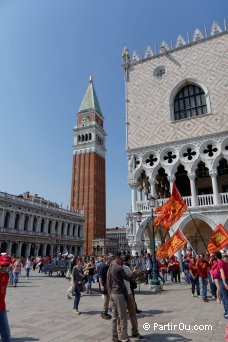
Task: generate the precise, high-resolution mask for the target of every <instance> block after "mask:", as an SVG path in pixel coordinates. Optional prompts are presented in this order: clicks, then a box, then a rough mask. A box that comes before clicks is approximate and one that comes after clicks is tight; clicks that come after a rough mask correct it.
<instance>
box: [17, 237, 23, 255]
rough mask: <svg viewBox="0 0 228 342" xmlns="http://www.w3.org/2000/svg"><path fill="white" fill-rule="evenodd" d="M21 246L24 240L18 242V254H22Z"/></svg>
mask: <svg viewBox="0 0 228 342" xmlns="http://www.w3.org/2000/svg"><path fill="white" fill-rule="evenodd" d="M21 247H22V242H21V241H20V242H18V243H17V256H19V257H20V256H21Z"/></svg>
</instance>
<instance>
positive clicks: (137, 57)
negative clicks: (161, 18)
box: [122, 19, 227, 69]
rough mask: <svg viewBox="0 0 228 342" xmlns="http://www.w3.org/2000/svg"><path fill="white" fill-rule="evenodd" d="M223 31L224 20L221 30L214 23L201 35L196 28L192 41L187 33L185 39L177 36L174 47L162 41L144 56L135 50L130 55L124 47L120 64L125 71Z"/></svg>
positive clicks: (224, 26)
mask: <svg viewBox="0 0 228 342" xmlns="http://www.w3.org/2000/svg"><path fill="white" fill-rule="evenodd" d="M225 31H227V26H226V20H225V19H224V23H223V28H221V26H220V25H219V24H218V23H217V22H215V21H214V22H213V24H212V27H211V30H210V32H209V33H208V30H207V28H206V26H205V28H204V32H203V33H202V31H201V30H200V29H199V28H196V29H195V31H194V34H193V36H192V40H191V39H190V37H189V34H188V33H187V35H186V39H185V38H183V36H181V35H179V36H178V37H177V40H176V44H175V45H174V44H173V41H171V42H170V45H169V44H168V43H167V42H166V41H165V40H163V42H162V43H161V46H160V48H159V49H158V48H157V45H155V48H154V50H153V49H152V48H151V47H150V46H148V47H147V48H146V50H145V53H144V54H142V53H137V52H136V51H135V50H134V51H133V52H132V54H130V52H129V50H128V48H127V47H126V46H125V47H124V49H123V51H122V64H123V66H124V68H125V69H126V67H127V66H129V65H130V64H134V63H137V62H140V61H143V60H146V59H149V58H152V57H156V56H158V55H161V54H165V53H168V52H169V51H172V50H174V49H177V48H182V47H184V46H188V45H190V44H192V43H198V42H200V41H202V40H205V39H208V38H211V37H213V36H217V35H219V34H221V33H223V32H225Z"/></svg>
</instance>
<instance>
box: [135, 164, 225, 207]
mask: <svg viewBox="0 0 228 342" xmlns="http://www.w3.org/2000/svg"><path fill="white" fill-rule="evenodd" d="M209 174H210V176H211V183H212V190H213V199H214V205H218V204H220V198H219V193H218V182H217V175H218V173H217V171H216V170H214V171H210V172H209ZM167 178H168V180H169V183H170V192H172V189H173V183H174V182H175V178H174V177H169V176H168V177H167ZM188 178H189V180H190V188H191V198H192V201H191V203H192V206H193V207H197V206H198V201H197V195H196V185H195V178H196V175H195V173H188ZM149 182H150V186H151V192H150V194H151V195H152V196H153V197H156V189H155V183H156V182H155V180H149ZM142 193H143V192H142V191H138V190H137V188H136V184H135V185H133V186H131V208H132V212H136V211H137V207H136V202H137V200H138V201H139V202H141V201H142V200H143V199H142ZM145 200H146V199H145Z"/></svg>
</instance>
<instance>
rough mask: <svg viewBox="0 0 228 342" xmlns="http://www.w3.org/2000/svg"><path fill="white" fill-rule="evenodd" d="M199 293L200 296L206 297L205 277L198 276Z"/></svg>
mask: <svg viewBox="0 0 228 342" xmlns="http://www.w3.org/2000/svg"><path fill="white" fill-rule="evenodd" d="M199 284H200V295H201V297H202V298H207V284H208V282H207V277H203V278H202V277H199Z"/></svg>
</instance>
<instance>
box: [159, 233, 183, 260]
mask: <svg viewBox="0 0 228 342" xmlns="http://www.w3.org/2000/svg"><path fill="white" fill-rule="evenodd" d="M186 242H187V241H186V239H185V238H184V236H183V235H182V234H181V232H180V231H179V230H177V231H176V233H174V234H173V236H172V237H171V238H170V239H169V240H168V241H166V242H165V243H164V244H163V245H162V246H161V247H159V249H158V250H157V251H156V257H157V258H167V257H168V258H171V256H173V255H174V254H175V253H176V252H177V251H178V250H179V249H180V248H181V247H182V246H184V245H185V244H186Z"/></svg>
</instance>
